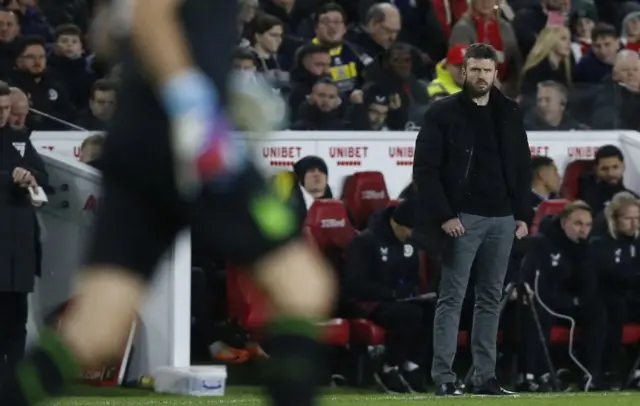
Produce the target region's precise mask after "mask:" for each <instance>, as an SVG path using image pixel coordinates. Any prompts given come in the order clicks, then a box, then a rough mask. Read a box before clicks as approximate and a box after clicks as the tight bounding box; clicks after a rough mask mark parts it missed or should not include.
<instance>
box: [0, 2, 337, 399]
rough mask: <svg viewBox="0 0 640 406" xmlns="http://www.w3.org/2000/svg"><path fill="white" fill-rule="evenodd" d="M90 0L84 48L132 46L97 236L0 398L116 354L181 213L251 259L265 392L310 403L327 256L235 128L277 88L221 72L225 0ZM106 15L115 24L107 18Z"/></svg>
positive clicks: (225, 65) (197, 230)
mask: <svg viewBox="0 0 640 406" xmlns="http://www.w3.org/2000/svg"><path fill="white" fill-rule="evenodd" d="M101 6H102V8H101V9H99V13H98V15H97V16H96V18H95V20H94V24H96V26H95V30H96V31H95V33H94V35H95V38H94V39H95V42H96V43H95V48H96V49H97V50H98V51H100V52H102V53H103V54H108V53H109V52H108V51H110V50H111V51H113V50H114V47H115V44H116V43H118V42H120V43H122V42H124V41H118V42H116V41H114V40H115V38H114V34H115V35H118V36H124V37H126V38H117V39H118V40H123V39H126V42H125V43H128V45H130V46H128V47H126V48H125V49H124V51H125V52H124V53H125V55H126V57H125V58H124V65H123V74H122V78H123V82H122V89H123V91H124V92H125V93H124V95H123V97H122V98H121V99H120V100H121V102H122V104H121V106H119V107H120V108H119V109H118V110H117V111H116V113H115V116H114V118H113V121H112V123H113V125H112V126H111V127H110V132H109V134H108V136H107V138H106V140H105V145H104V151H103V156H102V160H103V170H102V174H103V183H104V190H103V192H102V200H101V205H100V210H99V211H98V214H97V216H96V220H95V221H96V223H95V225H94V238H93V241H92V242H91V244H90V245H89V254H88V260H87V265H86V266H85V268H84V270H83V271H82V272H81V276H80V278H79V280H78V284H77V285H76V286H77V290H76V292H75V293H76V295H75V296H74V299H73V300H74V305H73V306H72V307H71V309H70V313H69V314H68V318H67V317H65V318H64V320H63V321H62V323H61V325H60V327H59V332H53V331H50V330H43V329H41V330H40V338H39V344H38V345H36V346H35V347H34V348H33V349H32V351H31V352H30V354H29V355H28V356H27V357H26V359H25V360H24V361H23V363H22V364H21V365H20V366H18V367H17V368H16V369H15V370H14V371H13V373H12V376H11V377H10V378H9V379H8V380H5V381H4V382H3V383H2V385H1V387H0V388H1V389H0V404H3V405H4V404H6V405H13V406H23V405H34V404H37V403H38V402H41V401H45V400H46V399H47V398H49V397H51V396H55V395H57V394H59V392H60V390H61V389H62V387H63V386H64V384H65V383H68V382H70V381H73V380H75V379H77V378H78V377H80V376H81V375H80V370H81V369H82V368H86V367H95V366H96V365H101V364H102V363H103V362H105V361H107V360H109V359H110V358H111V357H113V356H115V355H116V354H118V353H119V351H120V349H121V348H122V347H121V346H122V343H123V342H124V340H125V338H126V336H127V335H128V334H129V330H130V328H131V323H132V321H133V320H134V318H135V317H136V314H137V312H138V309H139V307H140V306H141V304H142V301H143V299H144V297H145V292H146V291H147V287H148V286H149V282H150V281H151V280H152V278H153V275H154V269H155V268H156V264H157V262H158V261H159V259H160V257H161V256H162V254H163V252H165V251H166V249H167V248H169V246H170V245H171V244H172V242H173V241H174V239H175V238H176V236H177V234H178V233H179V232H180V231H181V230H182V229H183V228H185V227H190V229H191V233H192V238H193V239H194V240H195V239H199V240H201V241H205V242H206V244H208V245H209V246H210V247H211V249H212V250H214V251H215V252H218V253H219V254H220V255H221V256H222V257H226V258H228V259H229V261H230V262H231V263H233V264H234V265H235V266H238V267H242V268H244V269H246V270H247V271H248V272H251V276H252V277H253V280H254V281H255V283H256V285H257V286H259V287H260V288H261V289H262V290H263V291H264V292H265V293H266V295H267V297H268V298H269V300H270V304H271V306H272V309H274V317H273V319H271V321H270V322H269V325H268V326H267V331H268V332H269V333H270V334H269V340H270V344H271V345H270V346H269V348H270V354H269V355H270V356H271V358H270V359H269V362H270V363H271V364H270V366H269V367H267V368H266V369H265V371H266V372H267V376H266V378H265V382H266V386H267V391H268V393H269V395H270V396H271V399H272V401H273V404H275V405H277V406H311V405H312V404H314V395H315V382H316V376H315V373H316V370H315V368H314V367H315V366H316V365H317V364H318V363H317V362H316V360H317V357H318V356H319V353H318V352H319V348H318V344H317V324H316V321H317V320H319V319H323V318H324V317H327V316H328V315H329V314H330V312H331V305H332V302H333V295H334V291H335V285H334V281H333V279H332V277H331V271H330V270H329V269H328V267H327V266H326V264H325V262H324V261H323V260H322V259H321V258H320V257H319V255H318V254H317V253H316V252H315V251H314V250H313V249H312V248H310V247H309V246H308V245H307V244H306V243H304V242H303V241H302V240H301V239H300V238H299V233H300V229H301V227H300V226H299V223H298V221H297V219H296V216H295V214H294V213H293V211H292V210H291V209H290V208H289V207H288V206H286V205H285V204H284V203H283V202H282V201H280V200H279V199H278V198H277V197H276V196H275V195H274V194H273V193H272V191H271V190H269V189H268V188H267V187H266V183H265V182H264V179H263V178H262V175H261V174H260V172H259V171H258V170H257V168H256V167H255V165H254V164H253V162H252V161H251V160H250V159H249V158H248V156H247V154H246V149H245V148H244V147H246V146H244V145H243V144H241V142H242V140H240V139H238V138H236V137H237V135H236V133H235V132H233V131H232V130H233V129H234V128H236V127H242V128H245V129H247V130H250V131H256V132H266V131H268V130H270V129H271V128H273V126H274V125H275V123H274V120H275V119H274V118H273V117H272V115H273V114H272V111H271V110H270V109H265V108H264V107H266V106H265V104H268V105H269V108H271V107H274V105H276V104H278V102H279V100H278V99H276V98H270V97H269V96H272V92H271V91H270V90H269V89H265V88H264V87H254V86H257V84H258V82H257V81H256V80H255V77H254V76H253V75H251V76H243V75H242V73H243V72H240V73H237V74H236V75H235V76H233V77H232V78H231V79H232V80H230V77H229V76H230V73H231V71H232V62H233V61H232V56H233V52H232V51H233V49H234V47H235V41H236V38H237V29H238V26H237V24H236V22H237V14H238V10H237V4H236V2H235V1H225V2H219V1H210V0H185V1H180V0H135V1H131V2H126V4H123V3H122V2H107V3H106V4H105V3H102V4H101ZM122 7H125V8H124V9H123V8H122ZM119 17H123V19H122V20H120V19H119ZM114 19H115V21H116V23H115V24H113V26H118V29H119V30H118V32H117V33H115V32H113V31H111V30H108V29H105V27H109V26H110V25H108V23H109V22H113V21H114ZM100 26H102V28H103V29H100V28H99V27H100ZM212 38H215V42H214V43H213V44H212V43H211V39H212ZM132 52H134V53H133V54H132ZM244 73H246V72H244ZM232 82H233V85H231V86H230V84H231V83H232ZM265 100H266V103H265ZM263 106H264V107H263ZM280 116H282V114H280ZM232 123H233V124H235V127H234V125H232ZM140 151H145V159H144V160H141V159H140V157H139V154H140ZM149 167H153V168H154V169H153V171H149V170H148V168H149ZM141 184H144V185H145V187H140V185H141ZM150 205H151V206H152V207H154V210H149V207H150ZM123 216H124V217H123ZM25 385H26V386H25ZM34 387H35V388H38V390H37V391H34V390H30V388H34Z"/></svg>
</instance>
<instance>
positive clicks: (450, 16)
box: [432, 0, 469, 39]
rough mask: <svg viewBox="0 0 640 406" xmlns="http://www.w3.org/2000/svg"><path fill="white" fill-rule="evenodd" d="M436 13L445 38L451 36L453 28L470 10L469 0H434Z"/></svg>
mask: <svg viewBox="0 0 640 406" xmlns="http://www.w3.org/2000/svg"><path fill="white" fill-rule="evenodd" d="M432 4H433V10H434V14H435V15H436V16H437V18H438V22H439V23H440V28H441V29H442V31H443V33H444V36H445V38H447V39H449V37H450V36H451V28H452V27H453V26H454V24H455V23H456V22H457V21H458V20H460V19H461V18H462V16H464V14H465V13H466V12H467V11H468V10H469V2H468V1H467V0H433V1H432Z"/></svg>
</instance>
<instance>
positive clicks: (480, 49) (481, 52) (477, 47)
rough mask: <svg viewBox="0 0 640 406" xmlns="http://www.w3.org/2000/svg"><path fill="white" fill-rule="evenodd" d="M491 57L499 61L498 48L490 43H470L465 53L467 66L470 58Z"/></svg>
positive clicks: (496, 61) (494, 60) (465, 64)
mask: <svg viewBox="0 0 640 406" xmlns="http://www.w3.org/2000/svg"><path fill="white" fill-rule="evenodd" d="M471 58H473V59H490V60H492V61H493V62H495V63H498V53H497V52H496V49H495V48H494V47H492V46H491V45H489V44H482V43H475V44H471V45H469V47H468V48H467V50H466V52H465V53H464V66H467V61H468V60H469V59H471Z"/></svg>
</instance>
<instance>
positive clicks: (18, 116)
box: [9, 87, 30, 131]
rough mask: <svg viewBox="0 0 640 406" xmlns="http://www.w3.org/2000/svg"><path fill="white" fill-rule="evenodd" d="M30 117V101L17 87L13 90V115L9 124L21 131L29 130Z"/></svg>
mask: <svg viewBox="0 0 640 406" xmlns="http://www.w3.org/2000/svg"><path fill="white" fill-rule="evenodd" d="M28 115H29V99H28V98H27V95H26V94H24V92H23V91H22V90H20V89H18V88H17V87H12V88H11V113H10V115H9V124H10V125H11V126H12V127H13V128H15V129H20V130H27V131H30V130H29V129H28V128H27V117H28Z"/></svg>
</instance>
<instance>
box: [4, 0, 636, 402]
mask: <svg viewBox="0 0 640 406" xmlns="http://www.w3.org/2000/svg"><path fill="white" fill-rule="evenodd" d="M93 3H95V2H94V1H89V0H84V1H83V0H57V1H53V0H49V1H47V0H39V1H36V0H2V1H1V2H0V7H2V8H0V80H2V81H4V82H6V83H7V84H9V85H10V86H12V87H13V90H12V95H11V96H12V99H11V100H12V111H11V117H10V121H9V122H10V123H11V124H13V125H15V124H18V125H20V126H26V127H27V128H28V129H30V130H33V131H64V130H77V129H86V130H105V129H106V128H107V122H108V120H109V118H110V117H111V115H112V113H113V111H114V109H115V108H116V99H117V98H116V96H117V88H118V75H119V69H118V66H117V65H109V64H106V63H104V62H102V61H99V60H98V59H96V58H94V56H93V54H92V52H91V50H90V49H89V47H88V45H87V30H88V26H89V24H88V21H89V15H90V10H91V8H92V7H93V5H94V4H93ZM240 3H241V5H242V12H241V15H240V16H239V19H238V26H239V32H240V35H239V37H238V46H237V49H236V52H235V54H234V61H235V65H234V66H235V68H236V69H238V70H251V71H256V72H257V73H259V74H260V75H262V76H263V77H264V78H265V79H266V80H267V81H268V82H269V83H270V84H271V86H272V88H273V91H274V92H278V93H279V94H280V95H282V96H283V97H284V98H285V99H286V100H287V101H288V104H289V106H290V115H289V120H288V127H287V128H288V129H291V130H298V131H319V130H324V131H340V130H349V131H354V130H362V131H385V130H400V131H404V130H412V131H413V130H415V129H417V128H418V127H420V125H421V122H422V119H421V117H422V115H423V113H424V111H425V109H426V108H427V106H428V105H429V103H431V102H432V101H434V100H437V99H440V98H442V97H446V96H448V95H451V94H454V93H457V92H460V91H461V89H462V85H463V82H462V81H463V78H462V75H461V67H462V62H463V56H464V53H465V50H466V47H467V46H468V45H470V44H471V43H475V42H485V43H488V44H490V45H492V46H493V47H494V48H495V49H496V50H497V51H498V52H499V56H500V63H499V68H498V73H499V76H498V79H499V83H498V86H499V87H500V89H501V90H502V92H503V93H504V94H505V95H507V96H509V97H510V98H512V99H515V100H517V101H518V103H519V104H520V106H521V109H522V110H523V114H524V122H525V128H526V129H527V130H532V131H571V130H586V129H600V130H605V129H628V130H637V131H640V121H639V120H640V114H637V112H638V111H640V56H639V54H638V52H639V51H640V2H638V1H622V0H571V1H568V0H509V1H504V0H502V1H501V0H470V1H467V0H395V1H376V0H359V1H342V0H335V1H333V2H329V1H323V0H260V1H259V0H240ZM17 89H19V90H17ZM25 96H26V98H25ZM27 102H28V108H29V110H27ZM3 125H4V124H3ZM102 142H103V139H102V136H100V135H92V136H90V137H89V138H87V139H86V140H85V142H84V143H83V145H82V147H81V152H80V160H81V161H82V162H85V163H88V164H92V165H94V166H96V167H98V168H99V155H100V148H101V146H102ZM292 169H293V172H292V173H288V172H287V173H282V174H280V175H278V176H276V177H275V178H274V184H275V186H276V188H280V187H282V188H285V189H288V191H287V195H288V196H290V199H291V202H292V204H294V205H296V209H297V212H298V214H299V216H300V217H301V218H304V217H305V216H307V214H308V212H309V211H310V210H311V207H312V205H313V202H314V201H316V200H318V199H331V198H334V196H333V193H332V191H331V189H330V188H329V186H328V177H329V176H330V174H329V173H328V168H327V165H326V163H325V162H324V161H323V159H322V158H321V157H316V156H307V157H304V158H302V159H301V160H300V161H298V162H297V163H296V165H295V167H294V168H292ZM531 169H532V172H533V175H534V178H533V182H532V185H531V194H532V200H533V201H534V202H535V203H534V204H533V206H532V210H538V214H539V215H538V216H536V217H535V218H534V221H533V223H532V224H530V228H531V229H532V231H537V233H536V234H535V235H534V236H533V237H531V238H529V239H527V241H526V243H523V244H517V245H516V246H515V247H514V250H513V253H512V257H513V258H512V259H513V260H512V266H511V267H510V272H509V275H508V277H507V280H506V281H505V287H506V288H509V287H511V286H516V285H518V286H523V287H526V288H523V289H515V290H512V289H506V292H508V293H509V299H510V300H509V302H508V303H507V305H506V307H505V309H504V313H503V317H502V319H501V330H502V331H503V332H504V337H503V338H501V339H500V340H501V351H503V352H504V353H513V354H516V355H517V356H518V360H519V364H518V367H517V368H516V371H515V372H516V374H515V375H516V376H517V379H516V380H515V381H516V385H517V389H518V390H520V391H532V392H544V391H550V390H553V389H555V385H556V383H557V381H556V380H555V378H556V377H558V378H560V379H559V381H560V383H561V386H564V384H565V381H567V380H568V379H567V378H566V376H567V372H566V369H564V368H552V364H555V362H556V360H557V358H556V356H555V355H556V354H552V355H554V356H553V357H552V358H553V363H552V362H547V359H548V357H547V356H546V351H545V349H546V348H547V347H548V346H549V344H550V343H553V342H556V341H557V337H555V336H554V334H553V331H554V328H555V326H556V325H557V324H558V323H559V320H558V319H557V318H555V317H554V316H553V314H552V313H551V312H549V311H548V309H546V308H545V306H549V307H551V308H552V309H553V311H555V312H559V313H563V314H570V315H572V316H573V317H575V318H576V319H577V320H578V325H579V327H580V340H579V351H578V352H577V355H578V357H579V359H580V360H581V361H582V363H583V364H584V365H585V366H586V369H587V370H588V371H589V374H590V375H591V376H592V377H593V379H592V380H590V379H588V376H583V374H582V372H580V375H579V376H578V377H577V378H576V379H575V380H576V381H578V382H580V383H581V384H583V385H584V384H587V383H588V384H589V385H588V388H587V389H589V390H611V389H620V388H631V387H635V388H640V367H639V366H638V365H637V363H636V365H634V366H633V368H631V369H632V370H631V372H629V371H628V370H629V365H626V364H625V365H622V364H620V363H619V362H618V361H619V360H620V359H619V358H620V357H619V354H620V353H621V352H622V350H623V347H624V346H623V344H622V343H623V342H624V340H623V332H624V328H625V327H624V326H625V325H626V324H627V323H629V322H632V321H633V322H640V312H639V311H638V309H640V306H639V305H640V293H638V292H640V260H639V259H638V258H639V257H637V256H636V253H637V252H638V253H640V251H638V250H639V249H640V242H639V240H638V234H639V232H640V203H639V202H638V198H637V195H636V194H635V193H634V191H630V190H627V189H626V188H625V186H624V183H623V175H624V170H625V160H624V156H623V155H622V153H621V151H620V150H619V149H618V148H617V147H615V146H613V145H609V146H602V147H601V148H600V149H599V150H598V152H597V155H596V157H595V160H593V161H590V162H588V163H584V168H583V169H584V170H583V171H582V172H581V173H580V174H579V175H580V176H579V178H577V187H576V188H574V189H573V190H572V191H571V192H568V190H567V189H565V190H563V188H562V187H561V185H562V182H561V179H560V176H559V173H558V168H557V166H556V164H555V163H554V162H553V160H551V159H550V158H548V157H533V158H532V161H531ZM565 173H567V171H565ZM412 193H413V191H412V185H409V186H408V187H407V188H406V189H405V191H404V192H403V193H402V195H401V196H399V200H400V201H401V203H400V204H399V205H397V206H396V205H390V206H389V207H387V208H383V209H381V210H380V211H378V212H376V213H375V214H374V215H372V216H371V217H370V218H366V219H361V218H359V217H358V216H357V213H353V212H348V213H347V215H348V218H349V222H350V223H352V226H353V227H354V228H356V229H358V230H360V232H359V233H358V234H357V235H356V236H355V237H353V238H352V240H350V241H349V243H348V244H346V246H345V247H344V248H345V250H344V252H340V253H338V254H336V253H335V252H333V253H331V254H332V255H331V259H332V260H333V262H334V263H335V264H336V266H337V268H338V272H339V273H340V275H341V282H342V290H341V297H340V298H339V300H338V306H337V308H336V316H337V317H345V318H349V319H365V320H370V321H371V322H373V323H375V324H376V325H379V326H381V327H382V328H384V329H385V330H386V333H387V334H386V340H385V347H384V350H383V353H382V354H381V356H380V357H379V358H380V362H379V364H380V365H378V366H376V367H375V368H374V369H375V372H374V376H375V379H376V382H377V383H378V384H379V385H380V386H381V387H382V388H384V390H386V391H389V392H401V393H405V392H424V391H426V383H427V379H426V378H427V376H428V373H425V371H428V367H427V365H428V363H429V362H430V360H431V352H432V349H431V344H430V340H431V336H432V331H431V330H432V321H433V311H434V306H433V301H432V298H433V295H429V294H428V293H434V292H437V264H436V263H435V261H433V260H430V259H428V258H427V259H426V260H425V259H424V257H422V256H420V255H419V253H418V249H417V248H415V247H414V246H413V245H412V244H411V240H410V235H411V229H412V227H413V218H412V216H411V213H412V211H414V210H415V208H414V207H411V205H412V204H414V200H413V199H412ZM335 197H337V196H335ZM559 198H563V199H567V200H566V201H565V200H559ZM550 208H551V209H550ZM554 208H555V210H554ZM547 212H549V213H551V214H553V215H550V216H547V217H543V216H542V214H544V213H547ZM193 245H194V247H193V263H194V264H195V265H197V267H196V268H194V274H193V275H194V277H193V305H192V314H193V319H194V326H193V329H194V334H193V341H194V343H195V345H194V348H206V349H207V351H206V352H207V355H209V354H210V355H213V356H214V357H216V358H218V359H219V360H222V361H224V362H228V363H241V362H244V361H246V360H248V359H250V358H252V357H264V356H268V355H267V353H268V348H265V349H264V350H263V349H262V348H261V347H260V346H259V345H258V344H256V343H254V342H253V340H252V338H251V337H250V336H249V335H248V334H247V333H248V331H247V328H246V326H243V325H242V323H241V321H240V320H237V319H233V320H230V319H229V317H228V314H227V312H226V310H227V309H226V308H227V306H226V302H227V292H226V290H225V289H224V286H225V285H226V284H225V283H221V281H224V280H225V278H227V277H228V274H227V270H226V266H225V264H224V261H223V259H221V258H211V257H210V253H209V251H208V249H207V247H202V246H199V245H198V242H197V241H194V244H193ZM425 262H427V263H429V264H430V266H429V268H430V269H436V271H434V272H433V275H430V277H429V278H427V279H428V283H425V278H424V268H425V265H424V263H425ZM221 287H222V288H221ZM8 289H10V288H8ZM29 289H30V288H29ZM536 297H540V298H541V299H542V301H537V300H536ZM410 299H415V300H410ZM214 301H215V302H216V303H219V304H220V305H219V306H211V305H210V304H211V303H212V302H214ZM541 302H542V303H544V304H545V305H544V306H543V305H542V304H541ZM528 308H534V309H535V310H536V312H535V314H536V315H537V316H535V317H534V316H533V314H534V312H530V311H529V310H528ZM212 309H217V312H214V311H213V310H212ZM472 309H473V291H472V289H468V294H467V298H466V299H465V303H464V306H463V315H462V320H461V323H460V324H461V325H460V329H461V330H463V331H469V330H470V328H471V322H470V320H471V315H472ZM509 343H511V344H513V345H511V346H509ZM514 343H515V344H514ZM365 344H366V343H365ZM367 346H368V347H370V349H374V348H377V346H378V344H371V345H365V347H367ZM265 350H266V353H265ZM374 352H375V351H373V350H371V351H369V353H368V354H374ZM634 357H635V354H634ZM565 364H566V363H565ZM342 369H343V368H342V366H341V365H333V366H332V372H333V375H334V379H339V376H340V375H347V374H346V373H344V371H343V370H342ZM574 370H575V369H574ZM636 370H638V371H636ZM460 385H463V383H461V384H460Z"/></svg>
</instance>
